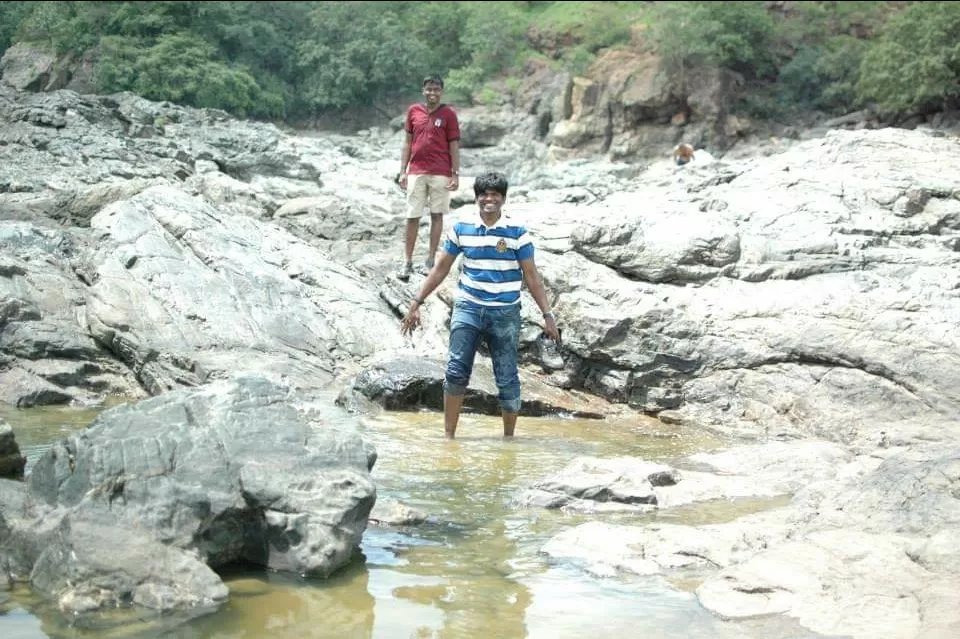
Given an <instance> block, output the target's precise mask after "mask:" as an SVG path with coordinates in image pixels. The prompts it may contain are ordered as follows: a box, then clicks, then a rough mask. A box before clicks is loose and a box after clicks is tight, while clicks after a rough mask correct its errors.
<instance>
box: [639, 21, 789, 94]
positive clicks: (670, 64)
mask: <svg viewBox="0 0 960 639" xmlns="http://www.w3.org/2000/svg"><path fill="white" fill-rule="evenodd" d="M765 5H766V3H764V2H658V3H654V7H653V12H652V16H651V20H652V25H651V32H652V36H653V40H654V42H655V43H656V46H657V52H658V53H659V54H660V56H661V58H662V60H663V63H664V67H665V69H666V71H667V72H668V73H670V74H671V75H674V76H677V77H679V78H681V79H682V76H683V73H684V71H685V69H687V68H690V67H692V66H702V65H716V66H719V67H724V68H727V69H731V70H733V71H737V72H739V73H742V74H743V75H744V76H745V77H746V78H748V79H753V78H760V77H764V76H767V75H769V74H770V73H771V72H773V71H774V69H775V60H774V58H773V54H772V52H771V44H772V40H773V35H774V26H773V19H772V18H771V17H770V15H769V14H768V13H767V9H766V6H765Z"/></svg>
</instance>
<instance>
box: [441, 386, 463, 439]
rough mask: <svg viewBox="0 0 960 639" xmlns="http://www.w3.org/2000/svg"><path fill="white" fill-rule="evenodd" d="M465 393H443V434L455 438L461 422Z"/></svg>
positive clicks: (448, 437)
mask: <svg viewBox="0 0 960 639" xmlns="http://www.w3.org/2000/svg"><path fill="white" fill-rule="evenodd" d="M463 398H464V396H463V395H451V394H450V393H444V394H443V435H444V437H446V438H447V439H453V438H454V436H455V435H456V434H457V424H459V423H460V409H461V408H463Z"/></svg>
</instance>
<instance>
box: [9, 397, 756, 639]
mask: <svg viewBox="0 0 960 639" xmlns="http://www.w3.org/2000/svg"><path fill="white" fill-rule="evenodd" d="M93 416H94V413H93V412H87V413H82V412H74V413H73V414H68V413H66V412H62V411H50V410H47V411H46V412H41V413H36V412H35V413H31V417H30V419H24V418H23V417H24V415H23V413H20V414H14V415H12V416H7V415H4V417H5V419H7V421H8V422H10V423H11V425H13V426H14V428H15V432H16V434H17V439H18V441H20V442H21V443H26V446H27V447H28V449H29V450H32V451H34V452H35V453H36V454H39V452H40V451H41V450H42V449H43V448H44V447H46V446H47V445H49V443H50V442H51V441H53V440H54V439H57V438H60V437H62V436H63V435H64V434H65V433H68V432H71V431H72V430H76V429H77V428H80V427H82V426H83V425H85V424H86V423H88V422H89V421H90V420H91V419H92V418H93ZM441 422H442V419H441V416H440V415H439V414H437V413H430V412H426V413H402V414H385V415H381V416H378V417H376V418H369V419H367V420H365V421H363V423H362V424H361V429H362V431H363V434H364V436H365V437H366V438H367V439H369V440H370V442H371V443H372V444H374V446H376V448H377V451H378V461H377V464H376V466H375V468H374V469H373V473H372V475H373V478H374V480H375V481H376V483H377V486H378V493H379V495H380V496H381V497H383V498H393V499H398V500H400V501H402V502H404V503H406V504H407V505H409V506H412V507H415V508H419V509H421V510H423V511H425V512H426V513H428V515H429V521H428V523H427V524H424V525H422V526H417V527H410V528H405V529H404V528H401V529H391V528H378V527H371V528H369V529H368V531H367V533H366V534H365V535H364V539H363V544H362V547H361V549H360V552H359V553H358V554H357V556H356V558H355V560H354V561H353V562H352V563H351V564H350V565H349V566H348V567H346V568H345V569H344V570H342V571H340V572H339V573H337V574H336V575H334V576H333V577H332V578H331V579H329V580H326V581H318V580H304V579H300V578H297V577H295V576H288V575H280V574H274V573H267V572H263V571H256V572H252V571H247V572H236V573H232V574H226V575H224V578H225V581H226V583H227V584H228V586H229V587H230V591H231V596H230V599H229V601H228V603H227V604H226V605H225V606H223V607H222V608H221V609H220V610H218V611H217V612H215V613H213V614H209V615H205V616H202V617H200V618H196V619H192V620H190V621H188V622H186V623H183V620H182V619H179V620H178V619H175V618H172V617H170V616H166V617H164V618H160V619H158V618H156V617H155V616H154V617H150V616H142V617H140V618H138V619H129V618H127V619H120V618H118V620H122V621H123V623H119V624H117V625H114V626H111V627H109V628H106V627H104V626H100V627H99V628H95V627H84V625H83V624H82V623H78V621H77V620H76V619H72V620H65V619H64V618H63V617H62V616H61V615H60V614H59V613H58V612H57V611H55V610H54V609H52V607H50V605H49V604H46V603H41V602H38V601H36V600H35V599H34V598H32V597H31V596H30V595H26V594H24V593H19V594H17V595H15V596H14V602H12V603H11V604H10V605H8V610H13V609H14V607H16V606H20V607H22V608H24V609H27V610H30V611H31V612H32V613H34V614H35V615H36V616H37V617H39V618H40V619H42V620H43V624H42V628H40V629H38V627H37V625H32V626H31V625H30V620H35V618H34V617H30V616H27V615H23V614H22V613H19V616H17V615H14V614H8V615H7V616H6V617H4V616H0V636H2V637H4V639H7V638H8V637H11V636H18V637H22V639H34V638H36V637H46V636H49V637H57V638H60V637H69V638H71V639H80V638H84V639H86V638H88V637H97V638H98V639H100V638H104V637H148V636H149V637H169V638H176V639H248V638H249V639H253V638H257V639H259V638H261V637H277V638H281V639H282V638H286V637H290V638H293V637H297V638H310V639H312V638H318V639H319V638H326V637H331V638H334V637H335V638H353V637H357V638H362V639H368V638H377V639H380V638H389V639H393V638H403V637H416V638H426V637H430V638H448V637H449V638H456V639H473V638H483V639H488V638H490V637H503V638H508V639H509V638H514V637H516V638H523V637H535V638H536V637H545V638H548V639H557V638H558V637H574V636H577V637H579V636H583V635H584V634H592V635H594V636H614V635H619V634H621V633H623V634H626V635H630V636H635V635H636V634H637V632H638V631H639V630H641V629H642V630H643V631H645V632H646V633H648V634H651V635H653V636H704V637H714V636H720V635H719V634H717V633H718V632H720V630H719V629H720V625H721V624H720V623H719V622H718V621H717V620H716V619H713V618H712V617H711V616H710V615H708V614H706V613H705V612H704V611H703V610H702V609H700V608H699V606H698V605H697V603H696V600H695V598H694V597H693V595H692V594H691V593H690V592H689V591H687V590H686V589H678V588H675V587H674V586H672V585H671V584H669V583H667V582H666V581H664V580H657V579H634V580H629V579H623V580H609V579H608V580H601V579H593V578H590V577H587V576H585V575H583V574H582V573H577V572H572V571H567V570H565V569H563V568H562V567H557V566H552V565H549V564H548V563H547V562H546V561H545V558H544V557H543V556H541V555H540V554H539V549H540V548H541V547H542V545H543V543H544V542H545V541H546V540H548V539H549V538H550V537H552V536H553V535H555V534H557V533H558V532H560V531H561V530H563V529H565V528H567V527H570V526H574V525H576V524H578V523H581V522H582V521H586V520H587V516H586V515H573V514H566V513H562V512H557V511H544V510H540V509H527V510H523V509H521V510H517V509H514V508H512V507H511V506H510V505H509V502H510V498H511V497H512V495H513V494H514V493H515V492H516V491H517V490H519V489H521V488H523V487H525V486H527V485H529V483H531V482H532V481H534V480H536V479H539V478H541V477H543V476H544V475H546V474H549V473H553V472H556V471H558V470H560V469H561V468H562V467H563V466H565V465H566V464H567V463H568V462H569V461H571V460H572V459H574V458H575V457H577V456H581V455H593V456H600V457H613V456H621V455H629V456H637V457H642V458H645V459H648V460H668V459H670V458H673V457H675V456H679V455H683V454H687V453H691V452H696V451H702V450H708V449H711V448H714V447H716V446H718V445H719V444H720V442H717V441H715V440H712V439H709V438H707V437H705V436H702V435H697V434H694V433H690V432H685V431H682V430H679V429H678V428H676V427H671V426H665V425H664V424H661V423H659V422H656V421H653V420H648V419H645V418H642V417H625V418H624V419H622V420H606V421H596V420H583V421H581V420H573V419H522V420H521V421H520V423H519V424H518V430H517V433H518V436H517V438H515V439H512V440H509V439H507V440H505V439H503V438H502V437H501V436H500V434H499V433H500V429H501V428H502V426H501V424H500V420H499V419H496V418H492V417H485V416H478V415H464V416H463V419H462V420H461V426H460V428H459V429H458V435H460V438H459V439H457V440H453V441H450V440H446V439H444V437H443V428H442V423H441ZM30 447H32V448H30ZM761 506H762V505H758V506H756V507H757V508H759V507H761ZM678 512H679V514H677V513H674V514H671V515H670V516H671V517H675V518H676V521H677V522H678V523H684V522H686V521H688V520H689V521H690V522H692V523H707V522H709V521H718V520H727V519H730V518H732V517H733V516H735V514H734V513H736V514H740V509H739V508H737V506H736V505H735V504H728V505H727V506H724V505H722V504H721V505H713V506H711V507H710V508H708V509H706V510H697V509H696V508H690V509H689V511H688V512H687V513H685V514H684V513H683V512H680V511H678ZM647 517H648V518H649V517H656V515H650V516H647ZM617 518H620V519H622V520H623V521H626V522H628V523H642V521H644V519H643V517H641V516H638V515H636V514H621V515H614V516H611V517H608V518H607V519H608V520H611V521H613V520H616V519H617ZM137 614H142V613H137ZM15 632H16V633H19V635H13V634H12V633H15ZM731 636H732V635H731ZM771 636H772V635H771Z"/></svg>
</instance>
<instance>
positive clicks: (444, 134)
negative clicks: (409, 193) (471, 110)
mask: <svg viewBox="0 0 960 639" xmlns="http://www.w3.org/2000/svg"><path fill="white" fill-rule="evenodd" d="M404 128H405V129H406V131H407V133H412V134H413V140H412V141H411V144H410V164H409V166H408V168H407V173H409V174H411V175H445V176H447V177H450V175H451V167H450V143H451V142H453V141H454V140H459V139H460V122H459V121H458V120H457V114H456V112H455V111H454V110H453V109H452V108H451V107H449V106H447V105H446V104H441V105H440V106H438V107H437V108H436V110H435V111H434V112H433V113H430V112H429V111H427V107H426V105H425V104H419V103H418V104H414V105H412V106H411V107H410V108H409V109H407V123H406V125H405V126H404Z"/></svg>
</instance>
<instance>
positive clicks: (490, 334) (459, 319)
mask: <svg viewBox="0 0 960 639" xmlns="http://www.w3.org/2000/svg"><path fill="white" fill-rule="evenodd" d="M519 339H520V305H519V304H513V305H511V306H481V305H480V304H476V303H474V302H470V301H467V300H457V301H456V302H455V303H454V305H453V315H452V316H451V317H450V350H449V357H448V359H447V373H446V376H445V378H444V381H443V390H444V392H446V393H449V394H450V395H463V394H464V393H466V392H467V385H468V384H469V383H470V375H471V373H472V372H473V360H474V357H475V356H476V354H477V347H478V346H480V344H481V341H482V340H486V343H487V348H488V349H489V350H490V359H491V361H492V363H493V376H494V378H495V379H496V382H497V391H498V393H497V398H498V399H499V400H500V409H501V410H502V411H503V412H505V413H519V412H520V376H519V374H518V373H517V346H518V343H519Z"/></svg>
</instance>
